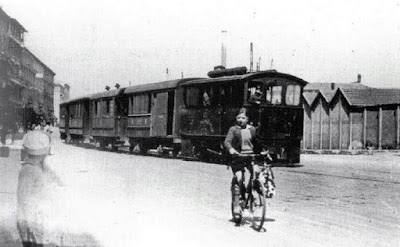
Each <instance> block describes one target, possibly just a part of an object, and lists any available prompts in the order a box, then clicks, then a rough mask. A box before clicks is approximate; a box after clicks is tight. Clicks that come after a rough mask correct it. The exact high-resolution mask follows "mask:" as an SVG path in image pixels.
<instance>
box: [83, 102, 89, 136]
mask: <svg viewBox="0 0 400 247" xmlns="http://www.w3.org/2000/svg"><path fill="white" fill-rule="evenodd" d="M83 107H84V110H83V116H82V118H83V134H84V135H87V134H89V100H87V101H84V102H83Z"/></svg>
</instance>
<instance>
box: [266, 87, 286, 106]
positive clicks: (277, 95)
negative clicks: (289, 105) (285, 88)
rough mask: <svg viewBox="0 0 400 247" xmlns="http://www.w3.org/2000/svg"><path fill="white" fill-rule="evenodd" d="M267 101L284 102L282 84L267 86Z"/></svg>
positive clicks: (277, 103)
mask: <svg viewBox="0 0 400 247" xmlns="http://www.w3.org/2000/svg"><path fill="white" fill-rule="evenodd" d="M265 99H266V100H267V103H270V104H274V105H279V104H281V103H282V86H272V87H269V88H267V92H266V95H265Z"/></svg>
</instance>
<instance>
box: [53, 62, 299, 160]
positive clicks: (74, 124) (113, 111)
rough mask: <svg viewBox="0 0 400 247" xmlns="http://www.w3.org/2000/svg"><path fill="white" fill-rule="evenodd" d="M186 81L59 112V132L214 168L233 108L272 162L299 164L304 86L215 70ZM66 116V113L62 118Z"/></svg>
mask: <svg viewBox="0 0 400 247" xmlns="http://www.w3.org/2000/svg"><path fill="white" fill-rule="evenodd" d="M208 75H209V78H187V79H179V80H172V81H164V82H158V83H151V84H144V85H138V86H130V87H126V88H121V89H114V90H109V91H105V92H101V93H98V94H93V95H90V96H87V97H82V98H79V99H75V100H72V101H69V102H66V103H64V104H61V105H60V112H61V115H62V116H65V118H64V119H63V117H62V118H61V121H60V130H61V131H62V133H64V136H65V137H67V139H68V138H70V139H72V140H83V139H86V138H89V139H91V140H94V141H95V142H96V143H98V144H99V146H100V147H101V148H104V147H105V146H109V145H111V147H112V149H114V150H116V149H118V147H120V146H127V147H129V149H130V151H131V152H134V151H136V152H140V153H146V152H147V151H148V150H149V149H155V148H157V150H158V151H160V152H163V151H168V153H172V154H173V155H177V154H178V153H179V154H180V155H181V156H182V157H191V158H198V159H202V160H207V159H212V160H213V161H221V160H224V157H225V153H224V151H225V150H224V148H223V145H222V143H223V141H224V138H225V135H226V133H227V132H228V129H229V127H230V126H232V125H233V124H234V123H235V116H236V114H237V112H238V111H239V109H240V108H242V107H245V108H247V109H248V111H249V113H250V119H249V120H250V123H251V124H253V125H254V126H255V127H256V129H257V133H258V136H259V138H260V141H261V143H262V145H263V146H264V147H265V148H266V149H267V150H268V151H269V153H270V154H271V156H272V157H273V159H274V161H276V162H280V163H299V162H300V142H301V140H302V135H303V108H302V97H301V95H302V92H303V87H304V86H305V85H306V82H305V81H304V80H302V79H300V78H297V77H295V76H292V75H289V74H284V73H279V72H277V71H275V70H267V71H257V72H250V73H249V72H247V69H246V67H238V68H233V69H218V70H214V71H211V72H209V74H208ZM64 113H65V114H64Z"/></svg>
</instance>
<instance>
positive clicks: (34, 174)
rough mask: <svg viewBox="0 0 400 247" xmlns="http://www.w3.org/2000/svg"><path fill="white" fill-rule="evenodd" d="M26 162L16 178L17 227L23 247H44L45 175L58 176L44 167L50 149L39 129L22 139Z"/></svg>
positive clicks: (48, 139)
mask: <svg viewBox="0 0 400 247" xmlns="http://www.w3.org/2000/svg"><path fill="white" fill-rule="evenodd" d="M23 148H24V150H25V155H26V157H25V160H24V163H22V165H21V169H20V172H19V176H18V190H17V228H18V232H19V235H20V238H21V240H22V245H23V246H24V247H25V246H44V245H43V244H44V243H43V236H44V210H43V208H44V207H43V203H44V201H45V199H46V193H45V173H47V174H50V175H53V176H54V178H55V179H56V181H57V182H58V183H59V184H60V185H61V181H60V179H59V177H58V176H56V175H55V173H54V172H53V171H52V170H51V169H50V168H49V166H47V164H46V162H45V159H46V157H47V155H48V153H49V149H50V138H49V136H48V135H47V134H46V133H44V132H43V131H41V130H32V131H30V132H28V133H27V134H26V135H25V136H24V142H23Z"/></svg>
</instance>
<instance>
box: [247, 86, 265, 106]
mask: <svg viewBox="0 0 400 247" xmlns="http://www.w3.org/2000/svg"><path fill="white" fill-rule="evenodd" d="M261 85H262V84H261V83H260V82H256V83H254V82H249V86H248V93H247V101H248V102H249V103H251V104H260V103H261V99H262V87H261Z"/></svg>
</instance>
